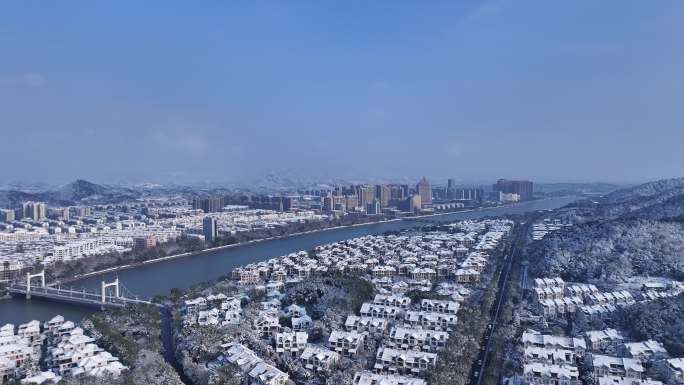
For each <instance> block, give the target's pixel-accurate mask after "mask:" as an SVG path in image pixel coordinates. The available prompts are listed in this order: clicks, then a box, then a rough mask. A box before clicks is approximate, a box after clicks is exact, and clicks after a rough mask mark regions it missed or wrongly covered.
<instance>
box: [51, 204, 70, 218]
mask: <svg viewBox="0 0 684 385" xmlns="http://www.w3.org/2000/svg"><path fill="white" fill-rule="evenodd" d="M48 217H50V218H52V219H56V220H58V221H67V220H69V208H68V207H57V208H51V209H49V210H48Z"/></svg>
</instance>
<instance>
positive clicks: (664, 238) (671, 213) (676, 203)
mask: <svg viewBox="0 0 684 385" xmlns="http://www.w3.org/2000/svg"><path fill="white" fill-rule="evenodd" d="M558 215H559V216H562V217H563V218H564V219H566V220H570V221H572V222H573V223H574V225H573V226H571V227H566V228H564V229H563V230H561V231H558V232H555V233H551V234H549V235H547V236H546V237H545V238H544V239H543V240H541V241H539V242H537V243H535V244H534V245H533V246H532V247H531V249H530V250H529V257H530V260H531V261H532V262H533V263H531V266H532V267H531V269H532V273H533V274H534V275H535V276H561V277H563V278H564V279H566V280H569V281H580V282H587V281H596V280H610V281H622V280H625V279H626V278H629V277H631V276H634V275H648V276H664V277H670V278H674V279H677V280H684V216H683V215H684V179H668V180H663V181H657V182H651V183H647V184H644V185H640V186H636V187H632V188H628V189H624V190H619V191H616V192H614V193H611V194H609V195H608V196H606V197H604V198H602V199H600V200H585V201H581V202H578V203H576V204H574V205H572V206H568V207H567V208H566V209H565V210H563V211H562V212H561V213H560V214H558Z"/></svg>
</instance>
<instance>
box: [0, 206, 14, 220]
mask: <svg viewBox="0 0 684 385" xmlns="http://www.w3.org/2000/svg"><path fill="white" fill-rule="evenodd" d="M13 220H14V210H4V209H3V210H0V222H12V221H13Z"/></svg>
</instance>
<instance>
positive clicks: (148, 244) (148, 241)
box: [133, 234, 157, 250]
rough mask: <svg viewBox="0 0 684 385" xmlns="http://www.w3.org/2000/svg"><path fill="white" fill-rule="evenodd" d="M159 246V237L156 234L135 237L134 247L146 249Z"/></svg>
mask: <svg viewBox="0 0 684 385" xmlns="http://www.w3.org/2000/svg"><path fill="white" fill-rule="evenodd" d="M155 246H157V237H156V236H155V235H154V234H149V235H147V236H140V237H133V249H135V250H145V249H150V248H153V247H155Z"/></svg>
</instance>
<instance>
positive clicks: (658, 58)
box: [0, 0, 684, 183]
mask: <svg viewBox="0 0 684 385" xmlns="http://www.w3.org/2000/svg"><path fill="white" fill-rule="evenodd" d="M682 36H684V2H681V1H652V2H646V1H580V0H572V1H569V0H568V1H562V0H559V1H548V0H545V1H505V0H502V1H491V2H489V1H488V2H483V1H471V0H464V1H370V2H369V1H341V2H340V1H290V2H284V1H273V2H266V1H234V2H224V1H206V2H201V3H196V2H174V1H156V2H155V1H151V2H134V1H117V2H86V1H83V2H79V1H72V2H58V1H53V2H47V1H41V2H34V1H16V2H3V3H2V4H0V142H1V143H4V144H3V145H2V148H3V155H4V156H3V157H4V159H5V160H6V162H5V164H4V165H3V166H2V167H0V181H12V180H32V181H45V182H49V183H61V182H66V181H69V180H73V179H75V178H86V179H91V180H94V181H100V182H117V181H146V180H149V181H161V182H168V181H176V182H181V183H186V182H195V181H216V182H223V181H244V180H250V179H252V178H255V177H256V178H258V177H260V176H263V175H265V174H267V173H276V174H285V175H292V176H305V177H314V178H328V177H331V176H339V177H341V178H380V177H382V178H396V177H403V176H409V177H417V176H420V175H428V176H430V177H432V178H445V177H456V178H459V179H461V180H463V181H485V180H489V179H494V178H498V177H511V178H530V179H534V180H539V181H599V180H600V181H618V182H619V181H630V182H631V181H641V180H649V179H657V178H661V177H671V176H684V168H682V165H684V151H682V143H684V127H683V122H684V119H683V118H684V109H683V108H682V103H683V101H684V45H683V44H682V39H681V38H682Z"/></svg>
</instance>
